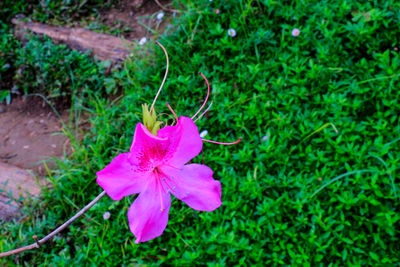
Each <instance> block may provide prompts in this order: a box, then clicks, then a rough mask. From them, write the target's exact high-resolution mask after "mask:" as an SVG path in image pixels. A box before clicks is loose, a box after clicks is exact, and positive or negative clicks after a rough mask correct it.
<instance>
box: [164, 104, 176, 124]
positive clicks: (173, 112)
mask: <svg viewBox="0 0 400 267" xmlns="http://www.w3.org/2000/svg"><path fill="white" fill-rule="evenodd" d="M165 105H167V107H168V108H169V110H171V112H172V114H174V117H175V120H176V123H178V116H176V113H175V111H174V110H173V109H172V108H171V106H170V105H169V104H168V102H167V103H165Z"/></svg>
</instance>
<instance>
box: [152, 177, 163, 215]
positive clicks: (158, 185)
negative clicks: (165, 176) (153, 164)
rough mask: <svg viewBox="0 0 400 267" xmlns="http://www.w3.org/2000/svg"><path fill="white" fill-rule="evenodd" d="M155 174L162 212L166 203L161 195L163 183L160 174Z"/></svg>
mask: <svg viewBox="0 0 400 267" xmlns="http://www.w3.org/2000/svg"><path fill="white" fill-rule="evenodd" d="M154 174H155V176H156V183H157V185H156V186H157V187H158V194H159V195H160V206H161V211H164V201H163V198H162V194H161V187H162V183H161V180H160V177H159V176H158V172H157V171H155V172H154ZM163 191H164V188H163Z"/></svg>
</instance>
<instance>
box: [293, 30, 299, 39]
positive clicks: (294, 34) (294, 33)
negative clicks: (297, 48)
mask: <svg viewBox="0 0 400 267" xmlns="http://www.w3.org/2000/svg"><path fill="white" fill-rule="evenodd" d="M299 35H300V30H299V29H297V28H294V29H293V30H292V36H293V37H297V36H299Z"/></svg>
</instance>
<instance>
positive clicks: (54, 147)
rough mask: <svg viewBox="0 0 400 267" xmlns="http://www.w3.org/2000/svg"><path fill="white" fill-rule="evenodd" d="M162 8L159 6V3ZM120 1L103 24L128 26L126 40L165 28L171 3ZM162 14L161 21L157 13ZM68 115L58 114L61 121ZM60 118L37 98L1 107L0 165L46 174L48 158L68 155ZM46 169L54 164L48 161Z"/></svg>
mask: <svg viewBox="0 0 400 267" xmlns="http://www.w3.org/2000/svg"><path fill="white" fill-rule="evenodd" d="M158 3H159V4H160V5H161V6H162V7H161V6H160V5H159V4H158ZM158 3H156V1H154V0H122V1H121V3H120V4H119V5H118V6H117V7H115V8H113V9H110V10H103V11H102V12H101V20H102V23H104V24H105V25H108V26H110V27H130V28H131V29H132V31H130V32H128V33H126V35H124V37H125V38H126V39H140V38H142V37H145V36H147V37H151V36H153V33H151V32H150V31H149V30H148V29H147V28H146V27H144V26H143V25H141V24H140V23H139V21H140V22H142V23H143V24H145V25H147V26H148V27H150V28H152V29H155V30H157V31H158V32H162V31H163V29H165V27H166V26H167V25H168V17H171V16H172V14H171V12H170V11H172V10H173V9H172V7H171V4H170V3H171V1H170V0H158ZM159 12H164V14H165V16H164V18H163V20H162V21H158V20H157V18H156V15H155V14H157V13H159ZM68 116H69V113H68V112H67V111H64V112H61V117H62V118H63V119H64V121H67V120H68ZM61 129H62V125H61V122H60V119H59V118H58V117H57V116H56V114H55V113H54V112H53V111H52V110H51V108H49V106H48V105H47V104H46V103H45V102H44V101H43V100H42V99H41V98H40V97H29V98H27V99H24V98H22V97H21V98H14V99H13V102H12V104H11V105H9V106H7V105H4V104H0V162H4V163H8V164H11V165H14V166H17V167H20V168H23V169H31V170H33V171H34V172H35V173H37V174H40V175H45V174H46V171H45V168H44V166H43V164H42V163H41V162H42V161H46V160H49V158H51V157H58V158H61V157H63V156H65V155H67V154H68V147H69V146H68V138H67V137H66V136H64V135H61V134H59V133H60V132H61ZM48 165H49V167H50V168H51V167H53V166H54V164H53V163H52V162H51V161H49V163H48Z"/></svg>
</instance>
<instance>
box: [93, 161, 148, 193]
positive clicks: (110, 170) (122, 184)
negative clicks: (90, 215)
mask: <svg viewBox="0 0 400 267" xmlns="http://www.w3.org/2000/svg"><path fill="white" fill-rule="evenodd" d="M128 157H129V153H122V154H119V155H118V156H117V157H115V158H114V159H113V160H112V161H111V163H110V164H109V165H107V166H106V167H105V168H104V169H102V170H101V171H98V172H97V179H96V181H97V183H98V184H99V185H100V186H101V187H102V188H103V189H104V190H105V191H106V193H107V194H108V195H109V196H110V197H111V198H112V199H113V200H121V199H122V198H123V197H124V196H128V195H132V194H137V193H139V192H141V191H142V190H143V189H144V188H145V185H146V183H147V181H148V176H149V174H146V173H141V172H137V171H135V170H136V168H135V167H134V166H132V165H131V164H130V162H129V161H128Z"/></svg>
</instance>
